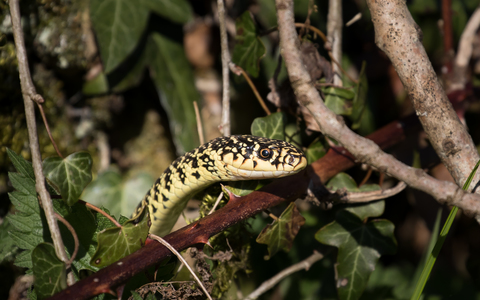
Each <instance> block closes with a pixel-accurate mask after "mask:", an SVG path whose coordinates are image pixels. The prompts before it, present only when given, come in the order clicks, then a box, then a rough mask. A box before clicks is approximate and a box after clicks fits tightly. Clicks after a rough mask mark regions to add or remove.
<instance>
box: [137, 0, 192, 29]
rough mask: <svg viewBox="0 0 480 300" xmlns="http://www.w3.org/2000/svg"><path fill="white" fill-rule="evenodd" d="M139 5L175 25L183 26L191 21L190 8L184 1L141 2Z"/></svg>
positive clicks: (160, 0) (145, 0) (146, 0)
mask: <svg viewBox="0 0 480 300" xmlns="http://www.w3.org/2000/svg"><path fill="white" fill-rule="evenodd" d="M141 3H142V5H144V6H145V7H148V8H149V9H150V10H152V11H154V12H155V13H156V14H158V15H160V16H162V17H164V18H165V19H168V20H170V21H172V22H175V23H180V24H185V23H187V22H189V21H191V20H192V19H193V12H192V7H191V6H190V3H189V2H188V1H186V0H141Z"/></svg>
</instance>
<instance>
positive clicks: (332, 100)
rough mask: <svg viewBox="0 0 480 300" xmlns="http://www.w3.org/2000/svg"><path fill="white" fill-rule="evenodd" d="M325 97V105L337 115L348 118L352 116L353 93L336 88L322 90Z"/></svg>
mask: <svg viewBox="0 0 480 300" xmlns="http://www.w3.org/2000/svg"><path fill="white" fill-rule="evenodd" d="M322 91H323V94H324V95H325V105H326V106H327V107H328V108H329V109H330V110H332V111H333V112H334V113H336V114H337V115H344V116H348V115H351V114H352V100H353V98H354V97H355V93H354V92H353V91H351V90H346V89H344V88H337V87H331V86H329V87H325V88H323V89H322Z"/></svg>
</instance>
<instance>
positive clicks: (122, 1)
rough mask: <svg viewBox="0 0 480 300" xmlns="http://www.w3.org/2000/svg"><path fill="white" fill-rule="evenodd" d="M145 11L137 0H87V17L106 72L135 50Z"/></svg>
mask: <svg viewBox="0 0 480 300" xmlns="http://www.w3.org/2000/svg"><path fill="white" fill-rule="evenodd" d="M148 13H149V9H148V8H147V7H145V6H144V5H141V3H140V1H139V0H91V1H90V20H91V21H92V25H93V29H94V30H95V34H96V36H97V40H98V45H99V48H100V55H101V57H102V60H103V64H104V68H105V73H106V74H108V73H110V72H111V71H113V70H114V69H115V68H116V67H118V65H119V64H120V63H121V62H122V61H124V60H125V58H126V57H127V56H128V55H129V54H130V53H132V51H133V50H134V49H135V47H136V46H137V43H138V42H139V40H140V37H141V36H142V33H143V31H144V30H145V28H146V26H147V21H148Z"/></svg>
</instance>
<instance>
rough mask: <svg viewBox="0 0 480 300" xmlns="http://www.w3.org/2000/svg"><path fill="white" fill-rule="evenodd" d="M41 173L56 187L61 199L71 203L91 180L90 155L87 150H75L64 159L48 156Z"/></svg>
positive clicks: (75, 200)
mask: <svg viewBox="0 0 480 300" xmlns="http://www.w3.org/2000/svg"><path fill="white" fill-rule="evenodd" d="M43 173H44V174H45V177H47V178H48V180H50V182H51V183H52V184H54V185H55V186H56V187H57V188H58V190H59V192H60V194H61V195H62V199H63V201H65V203H67V204H68V205H73V204H74V203H75V202H77V200H78V198H79V197H80V195H81V194H82V191H83V189H84V188H85V187H86V186H87V184H89V183H90V181H92V157H91V156H90V154H89V153H88V152H76V153H73V154H70V155H69V156H68V157H67V158H65V159H61V158H60V157H49V158H47V159H45V160H44V162H43Z"/></svg>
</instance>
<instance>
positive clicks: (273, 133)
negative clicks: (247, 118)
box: [251, 112, 285, 140]
mask: <svg viewBox="0 0 480 300" xmlns="http://www.w3.org/2000/svg"><path fill="white" fill-rule="evenodd" d="M251 132H252V135H255V136H263V137H266V138H269V139H276V140H285V115H284V114H283V113H281V112H276V113H273V114H271V115H269V116H266V117H261V118H256V119H255V120H253V122H252V127H251Z"/></svg>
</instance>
